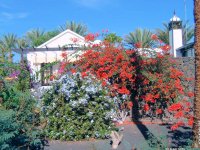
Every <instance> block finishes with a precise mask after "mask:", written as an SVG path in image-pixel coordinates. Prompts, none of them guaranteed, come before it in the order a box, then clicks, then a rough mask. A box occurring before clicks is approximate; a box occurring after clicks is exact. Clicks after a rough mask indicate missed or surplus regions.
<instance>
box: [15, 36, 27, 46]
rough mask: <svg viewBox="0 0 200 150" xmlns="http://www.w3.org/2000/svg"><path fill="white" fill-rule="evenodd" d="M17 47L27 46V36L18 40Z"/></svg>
mask: <svg viewBox="0 0 200 150" xmlns="http://www.w3.org/2000/svg"><path fill="white" fill-rule="evenodd" d="M17 47H18V48H27V47H28V42H27V41H26V39H25V38H20V39H18V40H17Z"/></svg>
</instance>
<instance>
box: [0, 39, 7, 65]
mask: <svg viewBox="0 0 200 150" xmlns="http://www.w3.org/2000/svg"><path fill="white" fill-rule="evenodd" d="M5 60H6V48H5V46H4V44H3V43H2V41H0V63H4V62H5Z"/></svg>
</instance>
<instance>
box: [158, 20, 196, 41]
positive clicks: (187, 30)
mask: <svg viewBox="0 0 200 150" xmlns="http://www.w3.org/2000/svg"><path fill="white" fill-rule="evenodd" d="M188 24H189V21H186V22H185V23H184V24H183V26H182V29H183V44H187V43H188V42H189V41H190V40H191V39H192V38H193V37H194V28H193V26H191V25H189V26H188ZM155 32H156V34H157V36H158V38H159V39H160V40H161V41H163V42H164V43H165V44H169V28H168V24H167V23H163V29H156V31H155Z"/></svg>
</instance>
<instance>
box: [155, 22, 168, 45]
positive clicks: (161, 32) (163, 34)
mask: <svg viewBox="0 0 200 150" xmlns="http://www.w3.org/2000/svg"><path fill="white" fill-rule="evenodd" d="M163 27H164V28H163V29H156V34H157V36H158V38H159V39H160V40H161V41H163V42H164V43H165V44H169V28H168V24H167V23H163Z"/></svg>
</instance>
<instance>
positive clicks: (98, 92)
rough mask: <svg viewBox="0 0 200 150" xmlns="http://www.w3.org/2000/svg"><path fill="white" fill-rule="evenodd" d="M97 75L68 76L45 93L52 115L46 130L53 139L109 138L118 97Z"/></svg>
mask: <svg viewBox="0 0 200 150" xmlns="http://www.w3.org/2000/svg"><path fill="white" fill-rule="evenodd" d="M108 92H109V90H108V89H107V88H106V87H102V85H101V82H99V81H97V80H96V79H95V78H94V77H93V76H91V75H89V76H87V77H83V78H82V76H81V74H79V73H76V74H72V75H64V76H62V77H61V79H60V80H58V81H56V83H55V84H54V86H53V87H52V88H51V89H49V90H48V91H47V92H46V93H45V94H44V96H43V108H42V109H43V112H44V114H45V116H46V117H47V118H48V125H47V128H46V130H45V133H46V135H47V136H48V137H50V138H52V139H61V140H80V139H88V138H106V136H107V135H108V134H109V132H110V131H111V130H113V127H114V124H113V123H112V120H111V117H112V115H113V113H114V112H115V111H114V100H113V98H111V97H110V96H108Z"/></svg>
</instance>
